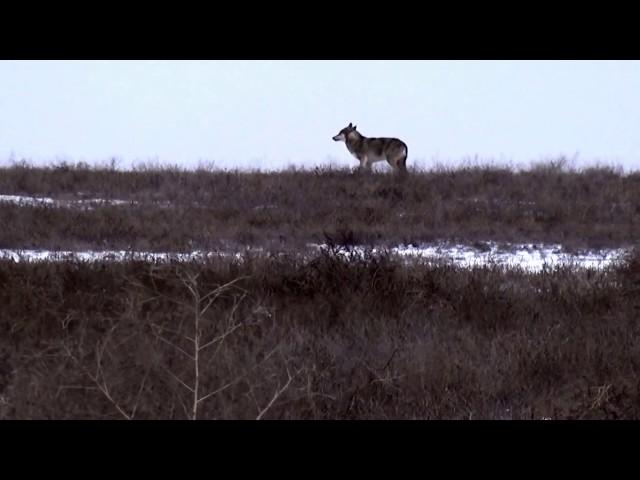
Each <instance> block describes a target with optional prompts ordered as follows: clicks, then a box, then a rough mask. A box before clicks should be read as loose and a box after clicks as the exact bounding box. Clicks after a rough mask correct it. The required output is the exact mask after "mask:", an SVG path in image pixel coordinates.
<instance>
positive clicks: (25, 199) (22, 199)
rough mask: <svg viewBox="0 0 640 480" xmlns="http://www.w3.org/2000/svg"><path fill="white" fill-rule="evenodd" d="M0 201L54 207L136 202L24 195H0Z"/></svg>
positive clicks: (129, 201)
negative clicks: (62, 198)
mask: <svg viewBox="0 0 640 480" xmlns="http://www.w3.org/2000/svg"><path fill="white" fill-rule="evenodd" d="M0 202H3V203H13V204H16V205H22V206H34V205H35V206H38V205H43V204H44V205H53V206H56V207H77V206H80V207H82V206H84V207H92V206H93V205H96V204H101V205H131V204H136V203H138V202H136V201H135V200H118V199H113V200H107V199H104V198H83V199H72V200H60V199H55V198H51V197H30V196H24V195H0Z"/></svg>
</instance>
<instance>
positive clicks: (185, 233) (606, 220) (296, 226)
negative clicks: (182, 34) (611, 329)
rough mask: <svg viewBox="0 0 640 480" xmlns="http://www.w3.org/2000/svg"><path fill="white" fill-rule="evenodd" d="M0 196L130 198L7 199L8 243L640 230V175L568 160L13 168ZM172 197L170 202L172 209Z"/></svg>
mask: <svg viewBox="0 0 640 480" xmlns="http://www.w3.org/2000/svg"><path fill="white" fill-rule="evenodd" d="M0 193H3V194H20V195H46V196H53V197H55V198H64V199H69V198H82V197H90V198H95V197H101V198H108V199H125V200H135V201H137V202H139V203H137V204H134V205H124V206H102V207H98V208H96V209H93V210H88V209H69V208H56V207H53V206H44V205H43V206H34V207H24V206H17V205H10V204H0V225H2V227H3V228H1V229H0V248H67V249H74V248H89V247H91V248H114V249H127V248H133V249H136V250H153V251H166V250H172V251H184V250H193V249H195V248H202V249H215V248H222V247H230V246H231V247H233V246H245V245H251V246H266V247H277V248H282V249H286V248H300V247H301V246H303V245H304V244H306V243H308V242H323V241H324V240H325V238H326V236H327V235H328V236H329V237H331V238H334V239H335V240H336V241H340V242H342V243H347V244H348V243H361V244H386V245H392V244H418V243H423V242H430V241H435V240H441V239H446V240H450V241H460V242H474V241H488V240H493V241H504V242H554V243H562V244H564V245H565V246H567V247H575V248H601V247H618V246H624V245H628V244H633V243H634V242H635V240H636V239H637V238H638V237H639V236H640V174H637V173H633V174H628V175H625V174H622V173H621V172H619V171H617V170H615V169H613V168H609V167H601V168H590V169H584V170H574V169H568V168H566V167H565V166H564V165H563V164H562V163H559V164H558V163H550V164H541V165H537V166H535V167H533V168H531V169H529V170H526V171H514V170H511V169H508V168H502V167H494V166H470V167H463V168H458V169H445V168H438V169H434V170H430V171H424V172H411V174H410V175H408V176H407V177H406V178H402V179H401V178H397V177H395V176H393V175H389V174H386V173H379V174H376V173H374V174H370V175H367V174H356V173H352V172H351V171H347V170H331V169H318V170H315V171H297V170H293V169H292V170H288V171H284V172H279V173H262V172H237V171H231V172H227V171H215V170H208V169H200V170H197V171H188V170H181V169H178V168H175V167H174V168H169V167H165V168H158V167H149V168H143V167H141V168H139V169H137V170H134V171H118V170H115V169H105V168H102V169H98V168H95V169H94V168H89V167H88V166H83V165H79V166H78V165H75V166H68V165H58V166H52V167H48V168H35V167H31V166H29V165H23V164H18V165H14V166H12V167H8V168H4V169H0ZM167 202H170V206H167Z"/></svg>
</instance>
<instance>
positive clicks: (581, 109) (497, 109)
mask: <svg viewBox="0 0 640 480" xmlns="http://www.w3.org/2000/svg"><path fill="white" fill-rule="evenodd" d="M349 122H353V123H354V124H356V125H357V126H358V130H360V131H361V133H362V134H364V135H366V136H395V137H399V138H401V139H403V140H404V141H405V142H406V143H407V144H408V146H409V160H408V165H412V164H416V163H417V164H420V165H422V166H426V167H429V166H432V165H434V164H435V163H442V164H447V163H459V162H461V161H464V160H465V159H473V158H475V157H477V158H478V159H479V160H480V161H495V162H498V163H504V162H513V163H515V164H529V163H530V162H532V161H539V160H545V159H550V158H556V157H559V156H561V155H565V156H567V157H569V158H573V159H575V164H576V165H577V166H584V165H587V164H591V163H595V162H599V163H607V164H614V165H622V166H624V167H625V169H628V170H636V169H640V62H639V61H359V60H354V61H320V60H309V61H293V60H287V61H284V60H283V61H228V60H227V61H146V60H145V61H142V60H140V61H137V60H129V61H103V60H96V61H0V163H2V164H5V163H6V162H7V161H9V160H11V159H13V160H20V159H23V158H24V159H27V160H30V161H32V162H33V163H52V162H58V161H61V160H67V161H72V162H75V161H86V162H88V163H91V164H92V163H104V162H106V161H108V160H109V159H110V158H112V157H115V158H117V159H119V160H120V162H121V166H122V167H123V168H128V167H129V166H131V164H132V163H133V164H137V163H140V162H149V161H152V162H159V163H160V164H178V165H182V166H185V167H194V166H197V165H198V163H199V162H212V163H213V164H214V165H215V166H217V167H220V168H247V167H249V168H262V169H278V168H286V167H287V166H288V165H290V164H295V165H298V166H305V167H313V166H315V165H321V164H326V163H328V162H329V161H332V162H333V163H334V164H336V165H339V166H345V167H346V166H351V167H354V166H356V165H357V162H356V161H355V160H354V159H353V158H352V157H351V156H350V155H349V154H348V152H347V150H346V148H345V146H344V144H342V143H336V142H333V141H332V140H331V137H332V136H333V135H335V134H336V133H337V132H338V131H339V130H340V129H341V128H343V127H344V126H346V125H347V124H348V123H349Z"/></svg>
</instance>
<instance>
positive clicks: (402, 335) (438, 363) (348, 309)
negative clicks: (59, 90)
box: [0, 252, 640, 419]
mask: <svg viewBox="0 0 640 480" xmlns="http://www.w3.org/2000/svg"><path fill="white" fill-rule="evenodd" d="M639 258H640V257H639V256H638V255H637V254H636V255H632V256H630V258H629V260H628V262H627V263H626V264H625V265H624V266H623V267H621V268H620V269H619V270H618V271H606V272H599V273H594V272H588V271H572V270H568V269H557V270H553V271H545V272H542V273H539V274H525V273H523V272H519V271H514V270H510V271H504V270H500V269H492V268H479V269H474V270H471V271H466V270H462V269H458V268H454V267H428V268H427V267H424V266H418V265H409V266H407V265H403V264H400V263H397V262H396V261H395V260H394V259H392V258H386V257H367V258H360V257H356V256H354V257H351V258H349V257H347V258H343V257H337V256H335V255H333V254H332V253H331V252H326V253H325V254H323V255H321V256H320V257H318V258H316V259H314V260H311V261H306V262H305V261H302V260H300V259H299V258H298V257H295V258H294V257H292V258H286V257H284V258H277V259H276V258H273V259H268V258H262V257H261V258H252V259H251V258H250V259H248V260H247V261H244V262H239V261H236V260H231V259H217V260H212V261H210V262H207V263H197V264H196V263H193V264H174V265H160V264H151V263H144V262H127V263H94V264H82V263H42V264H28V263H13V262H9V261H1V262H0V304H1V305H2V307H3V308H2V309H0V331H1V332H2V334H1V335H0V339H1V340H0V356H1V359H2V362H0V365H2V369H1V371H0V417H1V418H5V419H7V418H18V419H21V418H22V419H24V418H60V419H69V418H94V419H95V418H114V419H117V418H121V419H122V418H140V419H145V418H178V419H180V418H193V417H194V416H196V415H197V418H226V419H244V418H249V419H255V418H267V419H269V418H270V419H274V418H278V419H310V418H312V419H387V418H390V419H405V418H427V419H469V418H472V419H529V418H534V419H539V418H543V417H551V418H565V419H567V418H574V419H575V418H610V419H612V418H626V419H631V418H638V416H639V414H640V410H639V407H638V406H639V405H640V382H639V380H638V379H639V378H640V324H639V323H638V311H639V310H640V300H638V299H639V298H640V295H639V294H640V269H639V267H638V265H640V260H639ZM230 282H233V283H230ZM225 285H226V287H224V288H221V286H225ZM211 292H215V293H214V294H211ZM207 295H209V296H207ZM214 297H215V298H214ZM208 300H213V301H211V302H209V301H208ZM204 307H207V308H204ZM196 312H199V313H196ZM197 315H199V316H197ZM194 322H195V323H194ZM194 334H195V335H198V336H197V337H196V336H194ZM194 345H199V346H200V347H202V348H201V350H200V352H199V353H200V355H199V357H198V359H197V363H198V368H195V369H194V367H195V364H194V354H195V350H194ZM196 382H197V383H196ZM196 384H197V385H198V392H199V393H197V394H196V395H195V396H194V390H195V388H194V386H195V385H196ZM205 397H206V398H205ZM200 398H204V400H203V401H202V402H197V400H198V399H200ZM194 402H196V403H197V412H196V411H195V410H194Z"/></svg>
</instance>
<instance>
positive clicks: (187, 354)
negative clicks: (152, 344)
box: [154, 333, 193, 360]
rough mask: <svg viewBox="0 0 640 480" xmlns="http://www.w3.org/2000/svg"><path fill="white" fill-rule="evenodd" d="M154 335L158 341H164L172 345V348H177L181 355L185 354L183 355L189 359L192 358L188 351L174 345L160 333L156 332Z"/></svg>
mask: <svg viewBox="0 0 640 480" xmlns="http://www.w3.org/2000/svg"><path fill="white" fill-rule="evenodd" d="M154 336H155V337H156V338H157V339H158V340H160V341H162V342H164V343H166V344H167V345H170V346H172V347H173V348H175V349H176V350H178V351H179V352H180V353H182V354H183V355H185V356H187V357H189V359H191V360H193V355H191V354H190V353H188V352H186V351H185V350H183V349H182V348H180V347H179V346H178V345H176V344H175V343H172V342H170V341H169V340H167V339H166V338H164V337H163V336H162V335H160V334H158V333H154Z"/></svg>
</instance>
